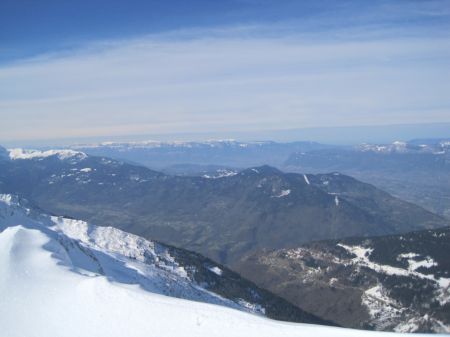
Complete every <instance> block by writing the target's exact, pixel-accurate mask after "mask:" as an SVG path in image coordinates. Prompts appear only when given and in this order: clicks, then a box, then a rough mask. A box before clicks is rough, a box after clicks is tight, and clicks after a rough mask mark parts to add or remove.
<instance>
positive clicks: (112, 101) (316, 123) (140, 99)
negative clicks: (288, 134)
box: [0, 26, 450, 140]
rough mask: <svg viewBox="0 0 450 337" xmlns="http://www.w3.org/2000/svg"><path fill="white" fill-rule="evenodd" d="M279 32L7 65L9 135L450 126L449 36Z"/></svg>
mask: <svg viewBox="0 0 450 337" xmlns="http://www.w3.org/2000/svg"><path fill="white" fill-rule="evenodd" d="M278 28H279V27H278ZM269 30H270V29H269ZM267 31H268V29H267V27H258V26H251V27H245V26H241V27H230V28H223V29H220V30H204V31H202V30H195V31H187V32H186V31H179V32H175V33H172V34H160V35H149V36H145V37H141V38H135V39H125V40H116V41H107V42H104V41H103V42H98V43H94V44H90V45H87V46H85V47H82V48H79V49H77V50H76V51H74V52H73V53H63V54H53V55H42V56H40V57H39V58H36V59H30V60H26V61H23V62H18V63H15V64H9V65H4V66H3V67H1V68H0V88H1V90H0V116H1V119H2V123H1V124H0V140H18V139H48V138H64V137H69V136H70V137H78V136H80V137H81V136H83V137H84V136H97V135H105V136H107V135H120V134H123V135H129V134H135V133H139V134H143V133H176V132H205V131H207V132H214V131H218V132H219V131H220V132H224V131H227V130H241V131H245V130H257V129H270V128H274V129H275V128H279V129H283V128H302V127H320V126H345V125H376V124H395V123H421V122H440V121H450V98H449V96H448V89H447V88H449V87H450V38H449V37H448V36H446V35H445V34H440V35H436V36H435V37H430V36H428V35H426V34H425V35H424V34H422V35H421V34H412V33H411V32H403V33H404V34H398V31H395V34H393V31H392V30H391V29H388V28H379V30H378V31H377V34H373V31H372V33H371V34H370V35H369V34H364V30H361V29H359V30H358V31H355V30H350V31H341V32H340V31H334V32H333V34H332V35H330V34H329V32H328V33H314V34H299V33H295V30H294V31H291V32H290V33H286V30H282V29H281V30H280V33H279V34H277V33H276V30H275V33H273V30H271V31H272V33H271V34H269V35H268V34H266V33H267ZM364 36H370V38H361V37H364Z"/></svg>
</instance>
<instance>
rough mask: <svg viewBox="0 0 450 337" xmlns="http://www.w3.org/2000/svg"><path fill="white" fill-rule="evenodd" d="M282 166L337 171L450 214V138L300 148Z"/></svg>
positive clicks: (302, 169) (446, 214)
mask: <svg viewBox="0 0 450 337" xmlns="http://www.w3.org/2000/svg"><path fill="white" fill-rule="evenodd" d="M283 169H284V170H286V171H292V172H311V173H321V172H330V171H338V172H341V173H344V174H348V175H351V176H353V177H355V178H357V179H359V180H362V181H365V182H368V183H371V184H373V185H375V186H377V187H379V188H381V189H383V190H386V191H387V192H389V193H391V194H393V195H395V196H398V197H400V198H402V199H404V200H407V201H410V202H413V203H416V204H418V205H421V206H423V207H425V208H427V209H428V210H430V211H433V212H435V213H438V214H440V215H443V216H446V217H450V141H449V140H448V139H446V140H414V141H411V142H406V143H405V142H395V143H393V144H387V145H373V144H372V145H369V144H363V145H360V146H357V147H355V148H337V147H336V148H329V149H320V150H313V151H307V152H305V151H300V152H296V153H293V154H291V156H290V157H289V158H288V159H287V160H286V161H285V163H284V166H283Z"/></svg>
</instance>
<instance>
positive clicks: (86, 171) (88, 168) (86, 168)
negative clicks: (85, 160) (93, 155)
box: [80, 167, 92, 173]
mask: <svg viewBox="0 0 450 337" xmlns="http://www.w3.org/2000/svg"><path fill="white" fill-rule="evenodd" d="M80 172H84V173H88V172H92V169H91V168H90V167H85V168H83V169H81V170H80Z"/></svg>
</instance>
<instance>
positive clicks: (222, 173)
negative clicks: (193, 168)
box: [203, 170, 238, 179]
mask: <svg viewBox="0 0 450 337" xmlns="http://www.w3.org/2000/svg"><path fill="white" fill-rule="evenodd" d="M237 174H238V173H237V172H236V171H231V170H217V174H214V175H211V174H204V175H203V178H206V179H218V178H226V177H232V176H235V175H237Z"/></svg>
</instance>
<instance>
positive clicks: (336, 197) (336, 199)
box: [334, 195, 339, 206]
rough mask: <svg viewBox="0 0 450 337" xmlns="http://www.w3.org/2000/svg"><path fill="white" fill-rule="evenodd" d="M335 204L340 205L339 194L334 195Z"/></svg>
mask: <svg viewBox="0 0 450 337" xmlns="http://www.w3.org/2000/svg"><path fill="white" fill-rule="evenodd" d="M334 204H335V205H336V206H339V198H338V196H337V195H335V196H334Z"/></svg>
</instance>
